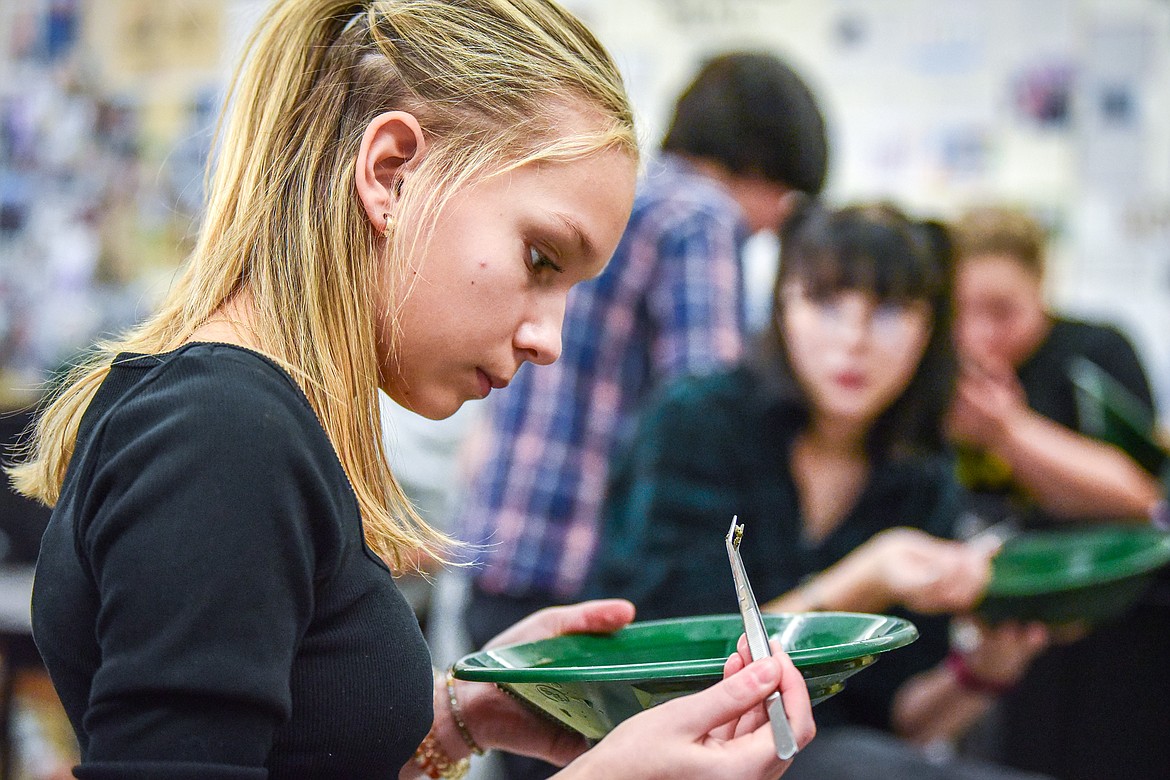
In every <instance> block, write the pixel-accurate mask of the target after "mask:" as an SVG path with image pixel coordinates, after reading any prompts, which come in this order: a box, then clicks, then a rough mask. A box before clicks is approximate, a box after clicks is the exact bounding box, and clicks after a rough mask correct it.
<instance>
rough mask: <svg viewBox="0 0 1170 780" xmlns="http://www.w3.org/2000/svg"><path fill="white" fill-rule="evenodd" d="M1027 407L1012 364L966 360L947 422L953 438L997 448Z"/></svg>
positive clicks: (966, 442)
mask: <svg viewBox="0 0 1170 780" xmlns="http://www.w3.org/2000/svg"><path fill="white" fill-rule="evenodd" d="M1027 409H1028V402H1027V399H1026V397H1025V396H1024V391H1023V388H1022V387H1021V385H1020V382H1019V380H1018V379H1017V378H1016V375H1015V372H1014V371H1012V370H1011V368H1010V367H1007V366H995V367H989V366H988V364H986V363H984V364H979V363H975V362H974V361H971V360H967V361H964V362H963V366H962V370H961V371H960V374H959V381H958V385H957V386H956V388H955V394H954V398H953V400H952V402H951V408H950V410H949V411H948V413H947V418H946V421H945V425H946V429H947V433H948V435H949V436H950V438H951V439H952V441H955V442H958V443H960V444H967V445H970V446H973V447H980V448H982V449H988V450H994V449H995V445H996V443H997V442H998V441H1000V440H1001V439H1002V438H1003V437H1004V436H1005V435H1006V433H1007V429H1008V428H1009V427H1010V425H1011V423H1012V420H1014V419H1016V416H1017V415H1019V414H1022V413H1025V412H1026V411H1027Z"/></svg>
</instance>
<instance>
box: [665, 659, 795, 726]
mask: <svg viewBox="0 0 1170 780" xmlns="http://www.w3.org/2000/svg"><path fill="white" fill-rule="evenodd" d="M727 663H728V665H730V664H733V663H736V662H735V661H733V660H732V659H728V662H727ZM725 668H726V666H725ZM780 680H781V664H780V661H779V659H777V658H765V659H762V660H760V661H756V662H754V663H752V664H750V665H748V666H747V667H746V668H744V669H742V670H741V671H740V672H738V673H736V674H733V675H731V676H730V677H728V678H726V679H725V680H722V681H721V682H718V683H716V684H715V685H712V686H711V687H710V688H707V689H706V690H702V691H699V692H698V693H694V694H691V695H690V696H684V697H682V698H679V699H675V700H674V701H669V702H666V703H665V704H662V705H660V706H659V707H657V708H655V709H656V710H658V711H664V710H668V709H669V711H670V712H669V717H670V718H671V720H672V721H673V722H674V724H675V725H676V727H677V728H678V729H679V730H681V731H682V732H684V733H686V734H689V735H693V736H696V737H698V736H701V735H704V734H707V733H708V732H710V731H712V730H714V729H716V728H717V727H719V726H721V725H723V724H726V723H730V722H732V721H734V720H735V719H737V718H739V717H740V716H741V715H743V714H744V713H746V712H747V711H748V710H750V709H751V708H752V707H756V706H759V705H760V704H762V703H763V701H764V699H765V698H767V697H768V694H770V693H772V692H773V691H775V690H777V689H779V687H780Z"/></svg>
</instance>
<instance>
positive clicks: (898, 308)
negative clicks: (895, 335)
mask: <svg viewBox="0 0 1170 780" xmlns="http://www.w3.org/2000/svg"><path fill="white" fill-rule="evenodd" d="M907 309H908V307H907V306H906V305H905V304H902V303H888V302H887V303H879V304H878V305H877V308H875V309H874V310H873V319H874V322H894V321H896V320H898V319H900V318H901V317H902V315H904V314H905V313H906V311H907Z"/></svg>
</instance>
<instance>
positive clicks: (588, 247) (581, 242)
mask: <svg viewBox="0 0 1170 780" xmlns="http://www.w3.org/2000/svg"><path fill="white" fill-rule="evenodd" d="M553 216H554V217H556V218H557V220H558V221H560V222H561V223H562V224H563V225H564V226H565V227H566V228H568V230H569V233H570V234H571V235H572V237H573V240H574V241H575V242H576V243H577V249H578V250H579V251H580V252H581V254H583V255H585V256H586V257H593V256H595V255H596V254H597V248H596V247H594V246H593V242H592V241H591V240H589V236H588V235H586V234H585V230H584V229H583V228H582V227H581V223H580V222H578V221H577V220H575V219H573V218H572V217H571V216H569V215H568V214H564V213H562V212H559V211H554V212H553Z"/></svg>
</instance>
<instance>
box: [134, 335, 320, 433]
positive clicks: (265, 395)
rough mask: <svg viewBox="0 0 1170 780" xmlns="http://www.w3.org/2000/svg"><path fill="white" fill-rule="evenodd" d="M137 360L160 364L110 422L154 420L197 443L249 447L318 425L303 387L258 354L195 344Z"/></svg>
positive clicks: (137, 360)
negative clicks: (229, 442)
mask: <svg viewBox="0 0 1170 780" xmlns="http://www.w3.org/2000/svg"><path fill="white" fill-rule="evenodd" d="M135 361H136V362H139V363H141V362H142V361H146V362H147V363H148V364H149V362H151V361H153V362H155V365H153V367H148V368H146V369H145V370H146V372H147V373H146V375H145V376H143V377H142V379H141V381H139V382H138V383H137V385H136V386H135V388H134V390H133V391H131V392H130V393H128V394H127V395H126V396H125V397H123V399H122V400H121V401H120V402H119V403H118V404H117V405H116V406H115V408H114V409H112V410H111V411H112V414H113V416H112V418H111V422H114V421H116V422H118V423H123V424H124V423H133V422H135V421H143V422H147V421H149V424H151V425H156V426H159V425H161V426H164V427H165V428H166V429H167V430H169V431H171V432H175V433H177V432H180V431H183V430H187V432H188V433H190V434H193V435H195V436H196V438H197V439H203V440H205V439H207V438H209V437H217V438H222V439H223V440H234V441H243V442H252V443H259V442H261V441H266V440H271V439H277V440H287V439H288V438H290V437H291V436H293V435H294V434H298V433H303V432H304V431H305V430H306V429H311V428H313V427H318V426H316V416H315V415H314V413H313V411H312V408H311V407H310V406H309V404H308V400H307V399H306V398H305V396H304V394H303V393H302V392H301V391H300V388H298V387H297V385H296V384H295V383H294V382H293V381H292V379H291V378H290V377H289V375H288V374H287V373H285V372H284V371H283V370H282V369H280V368H279V367H278V366H277V365H276V364H275V363H274V362H273V361H271V360H270V359H269V358H266V357H264V356H262V355H260V354H259V353H256V352H252V351H250V350H246V349H242V348H239V347H234V346H230V345H223V344H193V345H189V346H186V347H182V348H180V349H179V350H177V351H175V352H173V353H170V354H169V355H165V356H158V357H153V356H151V357H141V358H136V359H135ZM140 368H141V366H140ZM134 427H140V426H138V425H135V426H134ZM322 433H323V432H322Z"/></svg>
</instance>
